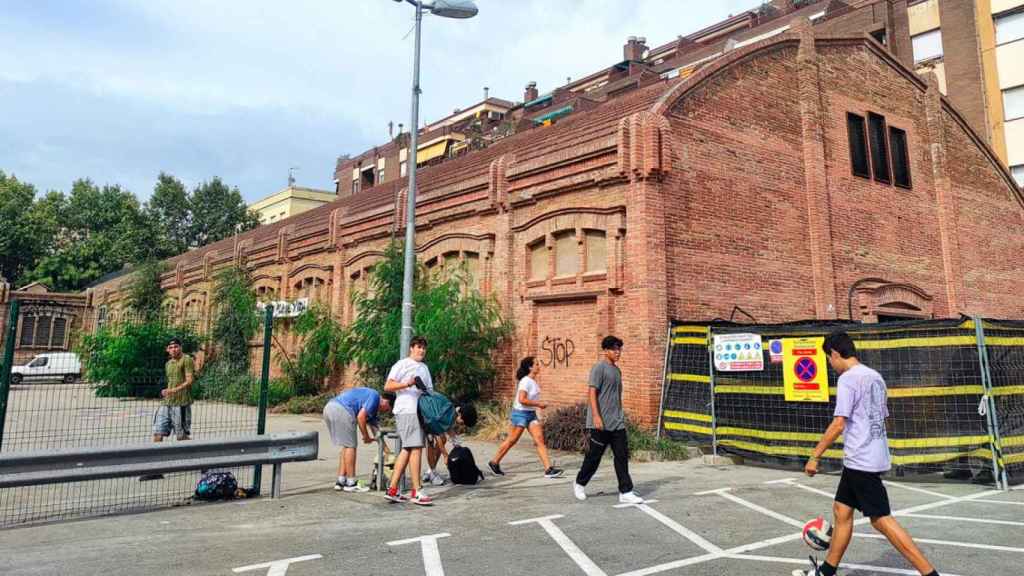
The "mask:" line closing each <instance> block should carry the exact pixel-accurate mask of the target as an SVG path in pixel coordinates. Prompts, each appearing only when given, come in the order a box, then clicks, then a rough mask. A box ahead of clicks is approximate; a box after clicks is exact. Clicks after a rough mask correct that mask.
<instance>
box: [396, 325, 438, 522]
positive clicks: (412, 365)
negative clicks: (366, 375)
mask: <svg viewBox="0 0 1024 576" xmlns="http://www.w3.org/2000/svg"><path fill="white" fill-rule="evenodd" d="M426 356H427V339H426V338H424V337H422V336H415V337H413V339H412V341H410V343H409V357H408V358H403V359H401V360H399V361H398V362H396V363H395V365H394V366H392V367H391V372H389V373H388V381H387V384H385V385H384V391H385V392H394V393H395V396H396V399H395V405H394V409H393V412H394V414H395V429H396V431H397V432H398V437H399V438H400V439H401V441H402V450H401V452H400V453H399V454H398V457H397V459H396V460H395V469H394V472H392V473H391V482H390V484H389V485H388V491H387V492H386V493H385V494H384V497H385V498H387V499H388V500H391V501H392V502H406V501H411V502H412V503H413V504H419V505H421V506H429V505H431V504H433V503H434V501H433V500H432V499H431V498H430V496H427V494H426V493H425V492H423V490H422V488H421V484H420V475H419V471H420V459H421V457H422V454H423V444H424V440H425V438H424V436H425V435H424V432H423V428H422V427H421V426H420V418H419V410H418V406H419V399H420V394H422V393H423V391H424V390H433V389H434V381H433V380H432V379H431V377H430V369H429V368H427V365H426V364H424V363H423V359H424V358H425V357H426ZM406 466H408V467H409V469H410V470H411V471H412V473H411V474H410V476H411V477H412V492H411V493H410V494H409V496H406V495H404V494H402V493H400V492H399V491H398V481H399V480H400V479H401V478H402V474H404V473H405V468H406Z"/></svg>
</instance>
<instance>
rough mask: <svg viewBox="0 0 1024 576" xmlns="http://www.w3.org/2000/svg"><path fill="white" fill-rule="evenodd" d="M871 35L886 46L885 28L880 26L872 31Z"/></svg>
mask: <svg viewBox="0 0 1024 576" xmlns="http://www.w3.org/2000/svg"><path fill="white" fill-rule="evenodd" d="M871 37H872V38H874V39H875V40H877V41H878V43H879V44H881V45H882V46H886V45H887V44H886V42H885V41H886V36H885V28H879V29H878V30H875V31H874V32H872V33H871Z"/></svg>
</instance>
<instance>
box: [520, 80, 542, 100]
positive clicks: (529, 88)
mask: <svg viewBox="0 0 1024 576" xmlns="http://www.w3.org/2000/svg"><path fill="white" fill-rule="evenodd" d="M538 95H539V94H538V92H537V83H536V82H530V83H529V84H527V85H526V90H525V91H524V92H523V102H531V101H533V100H536V99H537V96H538Z"/></svg>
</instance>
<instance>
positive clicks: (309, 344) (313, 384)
mask: <svg viewBox="0 0 1024 576" xmlns="http://www.w3.org/2000/svg"><path fill="white" fill-rule="evenodd" d="M292 332H293V333H295V334H296V335H298V336H299V337H301V338H302V345H301V347H300V348H299V350H298V352H297V353H296V354H295V357H294V358H291V357H289V356H288V355H287V353H285V352H284V351H282V350H279V351H278V360H279V361H280V365H281V369H282V370H283V371H284V374H285V378H287V379H288V382H289V383H290V384H291V387H292V389H293V390H294V391H295V394H296V395H300V396H310V395H312V396H316V395H318V394H320V392H321V388H322V387H323V382H324V379H325V378H327V377H328V376H331V375H333V374H337V373H340V372H341V371H342V370H344V368H345V366H346V365H347V364H348V354H347V345H346V331H345V329H344V327H342V325H341V323H339V322H338V321H337V320H336V319H335V318H334V316H333V315H332V314H331V311H330V309H329V308H327V307H326V306H324V305H322V304H314V305H312V306H310V307H309V308H308V309H307V310H306V311H305V312H303V313H302V314H300V315H299V316H298V317H297V318H296V319H295V320H294V322H293V323H292ZM321 408H322V407H321Z"/></svg>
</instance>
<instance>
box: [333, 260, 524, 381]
mask: <svg viewBox="0 0 1024 576" xmlns="http://www.w3.org/2000/svg"><path fill="white" fill-rule="evenodd" d="M403 267H404V260H403V257H402V250H401V245H399V244H397V243H392V244H391V245H390V246H388V248H387V250H386V251H385V254H384V259H383V260H382V261H381V262H379V263H378V264H377V265H376V266H375V267H374V269H373V275H372V276H371V280H370V289H369V290H368V291H366V292H357V293H356V294H355V295H354V296H353V301H354V303H355V306H356V310H357V312H358V314H357V318H356V320H355V321H354V322H352V324H350V325H349V326H348V327H347V329H346V336H347V338H346V347H347V350H346V352H347V354H348V355H349V356H350V357H351V359H352V360H353V361H354V362H355V363H356V365H357V367H358V369H359V372H360V377H361V378H362V379H363V380H364V381H365V382H366V383H367V384H370V385H373V386H381V385H383V384H384V379H385V378H386V377H387V373H388V370H389V369H390V367H391V365H392V364H393V363H394V362H395V361H397V360H398V352H399V335H400V331H401V323H402V312H401V310H402V283H403ZM414 278H415V281H414V292H413V326H414V327H415V330H416V334H418V335H420V336H424V337H425V338H426V339H427V342H428V345H429V352H428V354H427V365H428V366H430V372H431V374H432V375H433V376H434V381H435V383H436V384H437V385H438V388H439V389H440V390H441V391H442V392H444V393H446V394H448V395H450V396H452V397H455V398H473V397H476V396H477V395H479V391H480V386H481V385H482V384H485V383H487V382H490V381H492V380H493V379H494V374H495V371H494V365H493V355H494V351H495V350H496V349H497V348H498V346H499V345H500V343H501V341H502V340H503V339H505V338H506V337H508V336H509V335H510V334H511V332H512V327H511V324H510V323H509V322H508V321H507V320H505V319H503V318H502V317H501V310H500V307H499V306H498V302H497V300H495V299H494V297H493V296H483V295H481V294H480V293H479V292H477V291H476V290H475V289H473V288H471V286H470V282H469V275H468V274H467V273H466V270H465V269H462V270H456V271H455V272H454V273H450V274H446V275H444V276H431V275H430V274H428V273H427V271H426V270H425V269H424V268H423V267H422V266H421V265H419V264H417V267H416V272H415V274H414Z"/></svg>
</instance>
